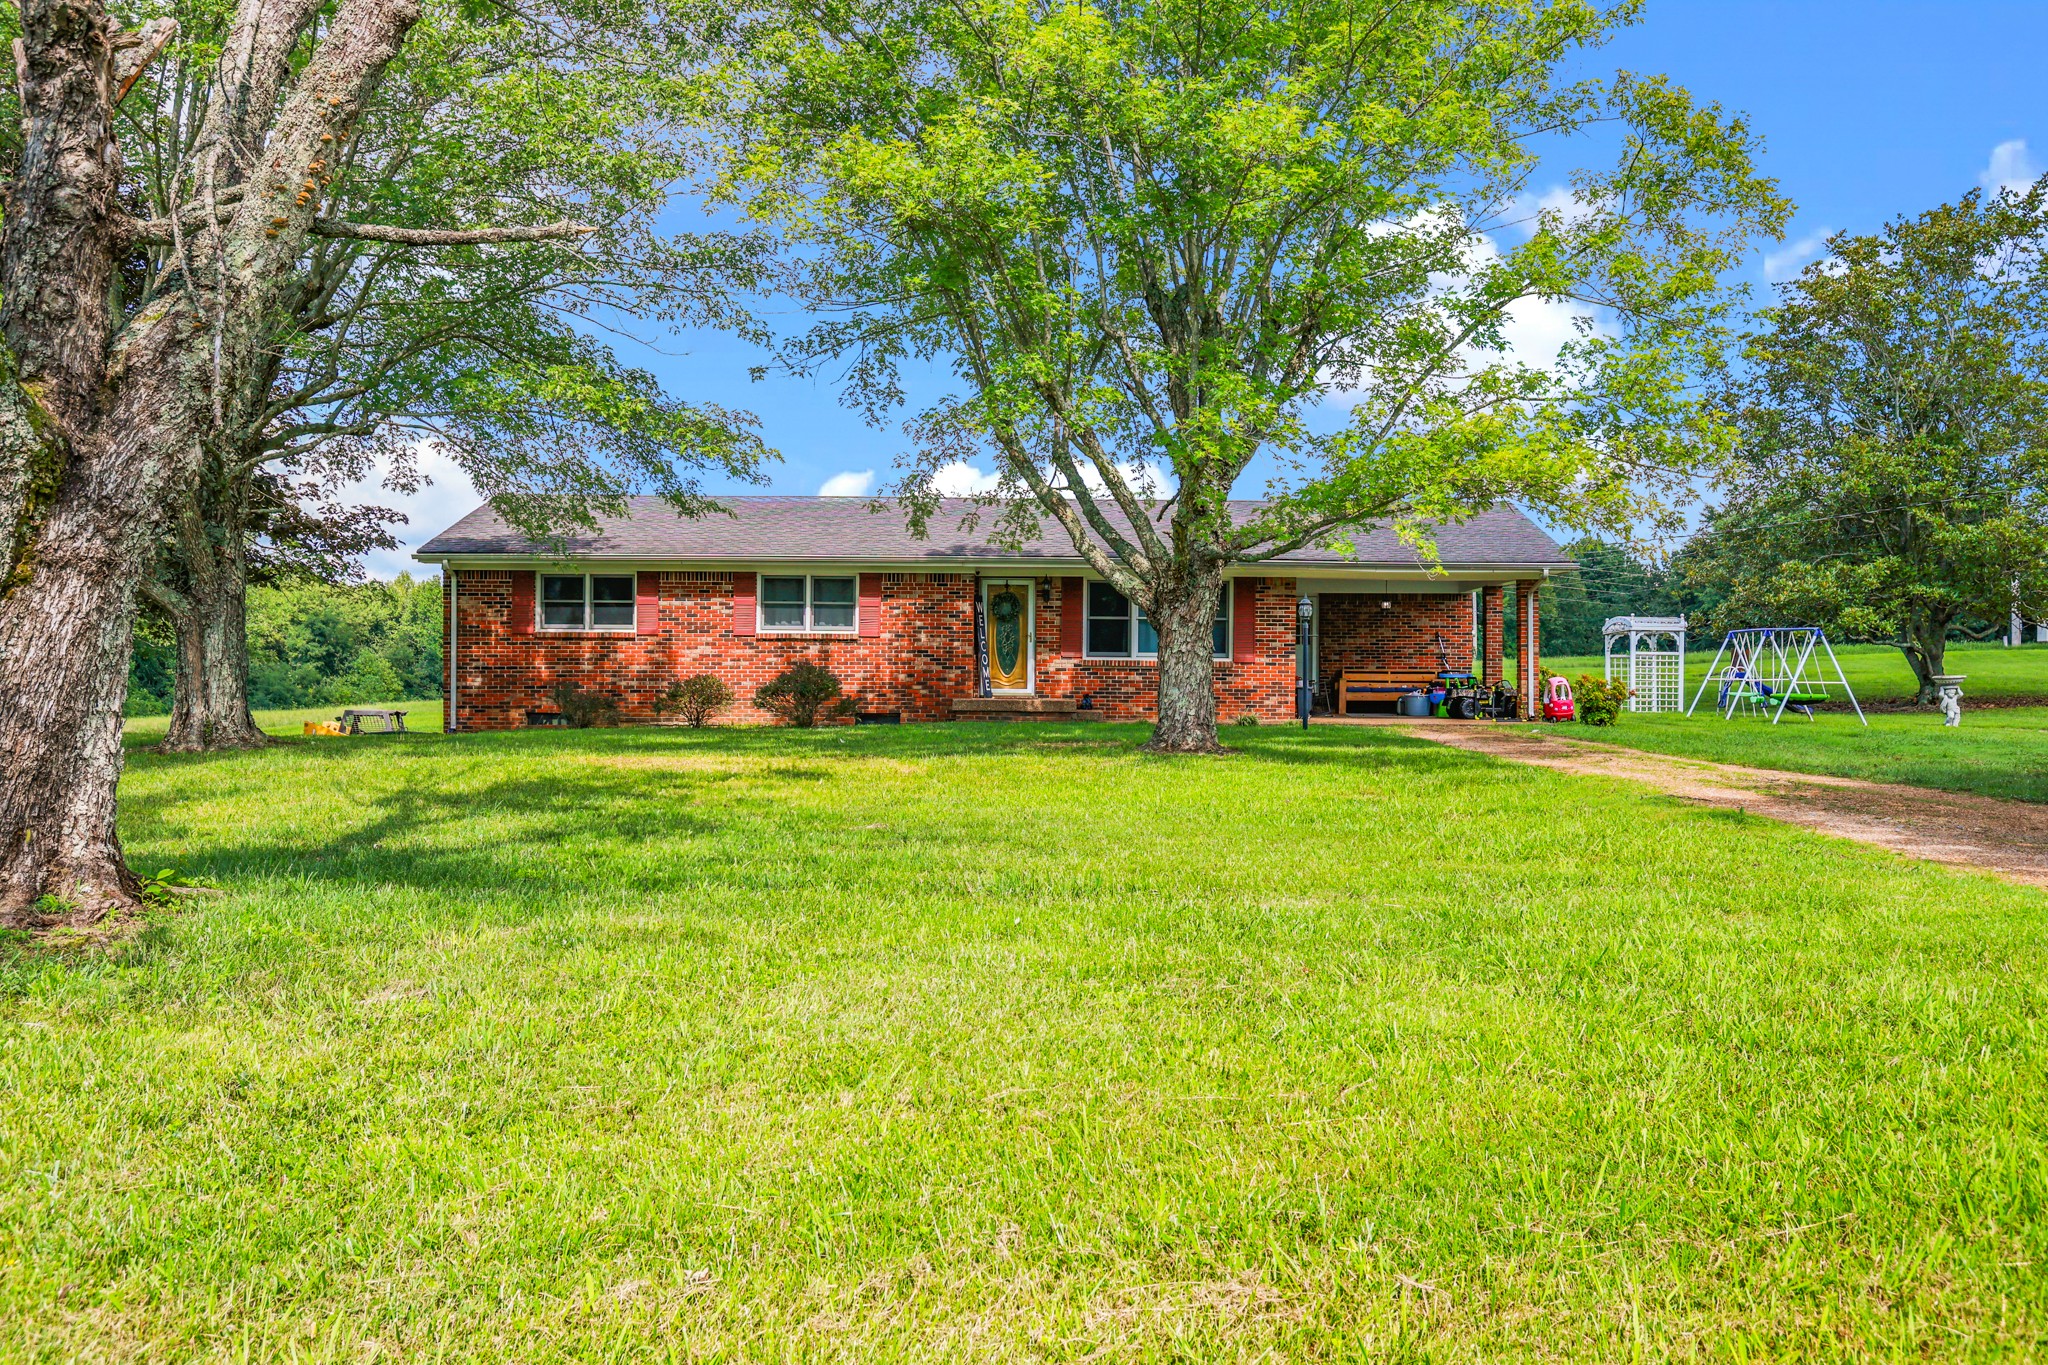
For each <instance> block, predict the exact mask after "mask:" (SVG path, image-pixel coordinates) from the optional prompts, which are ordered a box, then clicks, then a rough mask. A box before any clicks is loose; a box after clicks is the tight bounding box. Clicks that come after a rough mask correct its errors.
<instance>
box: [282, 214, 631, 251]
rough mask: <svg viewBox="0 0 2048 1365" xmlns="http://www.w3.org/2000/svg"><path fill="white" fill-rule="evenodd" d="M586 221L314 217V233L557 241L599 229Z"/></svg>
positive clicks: (412, 240)
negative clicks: (422, 224) (525, 223)
mask: <svg viewBox="0 0 2048 1365" xmlns="http://www.w3.org/2000/svg"><path fill="white" fill-rule="evenodd" d="M596 231H597V229H596V228H594V227H589V226H586V225H585V224H583V223H536V224H534V225H533V226H531V227H492V228H408V227H391V226H388V225H386V224H383V223H345V222H342V221H341V220H340V219H338V218H315V219H314V220H313V235H314V236H315V237H346V238H349V239H351V240H353V241H358V242H396V243H398V244H399V245H400V246H471V245H477V244H484V243H492V242H557V241H562V240H564V239H565V238H570V237H587V236H589V235H590V234H591V233H593V232H596Z"/></svg>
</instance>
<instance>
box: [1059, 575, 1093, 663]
mask: <svg viewBox="0 0 2048 1365" xmlns="http://www.w3.org/2000/svg"><path fill="white" fill-rule="evenodd" d="M1086 600H1087V596H1086V593H1085V591H1084V589H1083V586H1082V583H1081V580H1080V579H1078V578H1062V579H1061V580H1060V653H1061V654H1062V655H1064V656H1066V657H1067V658H1069V659H1078V658H1080V657H1081V617H1082V615H1083V614H1084V613H1085V611H1086V610H1087V608H1086V607H1085V606H1084V605H1083V603H1084V602H1085V601H1086Z"/></svg>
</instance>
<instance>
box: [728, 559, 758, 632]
mask: <svg viewBox="0 0 2048 1365" xmlns="http://www.w3.org/2000/svg"><path fill="white" fill-rule="evenodd" d="M732 633H733V634H735V635H752V634H753V633H754V576H753V575H752V574H750V573H736V574H734V575H733V576H732Z"/></svg>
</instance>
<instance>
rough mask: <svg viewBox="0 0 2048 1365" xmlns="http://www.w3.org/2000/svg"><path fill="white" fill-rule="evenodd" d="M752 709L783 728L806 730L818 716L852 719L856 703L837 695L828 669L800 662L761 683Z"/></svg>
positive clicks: (837, 682) (836, 683)
mask: <svg viewBox="0 0 2048 1365" xmlns="http://www.w3.org/2000/svg"><path fill="white" fill-rule="evenodd" d="M754 705H756V706H758V707H760V708H761V709H762V710H763V711H766V712H768V713H769V714H770V715H772V716H774V717H776V718H777V719H779V720H781V721H782V722H784V723H785V724H788V725H794V726H796V727H798V728H799V729H808V728H810V727H811V726H813V725H816V724H817V723H818V717H819V716H821V715H825V716H850V715H852V714H853V711H854V707H855V706H856V705H857V703H856V702H855V701H854V699H853V698H852V697H847V696H842V695H840V690H839V679H838V678H837V677H835V676H834V675H833V673H832V670H831V669H829V668H827V667H825V666H824V665H823V664H814V663H812V662H811V661H810V660H809V659H801V660H799V661H797V662H796V663H793V664H791V665H790V666H789V667H788V668H785V669H784V670H782V672H780V673H778V674H776V675H775V676H774V677H773V678H771V679H769V680H768V681H767V682H765V683H763V684H762V685H761V690H760V691H758V692H756V693H754Z"/></svg>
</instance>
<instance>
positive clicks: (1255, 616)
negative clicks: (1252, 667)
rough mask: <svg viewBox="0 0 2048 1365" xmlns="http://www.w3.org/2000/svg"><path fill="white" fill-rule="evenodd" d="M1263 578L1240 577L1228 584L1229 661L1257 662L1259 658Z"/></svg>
mask: <svg viewBox="0 0 2048 1365" xmlns="http://www.w3.org/2000/svg"><path fill="white" fill-rule="evenodd" d="M1265 581H1266V580H1265V579H1263V578H1240V579H1237V580H1235V581H1234V582H1232V583H1231V585H1230V661H1231V662H1232V663H1238V664H1249V663H1257V662H1258V658H1259V585H1260V584H1261V583H1264V582H1265Z"/></svg>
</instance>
